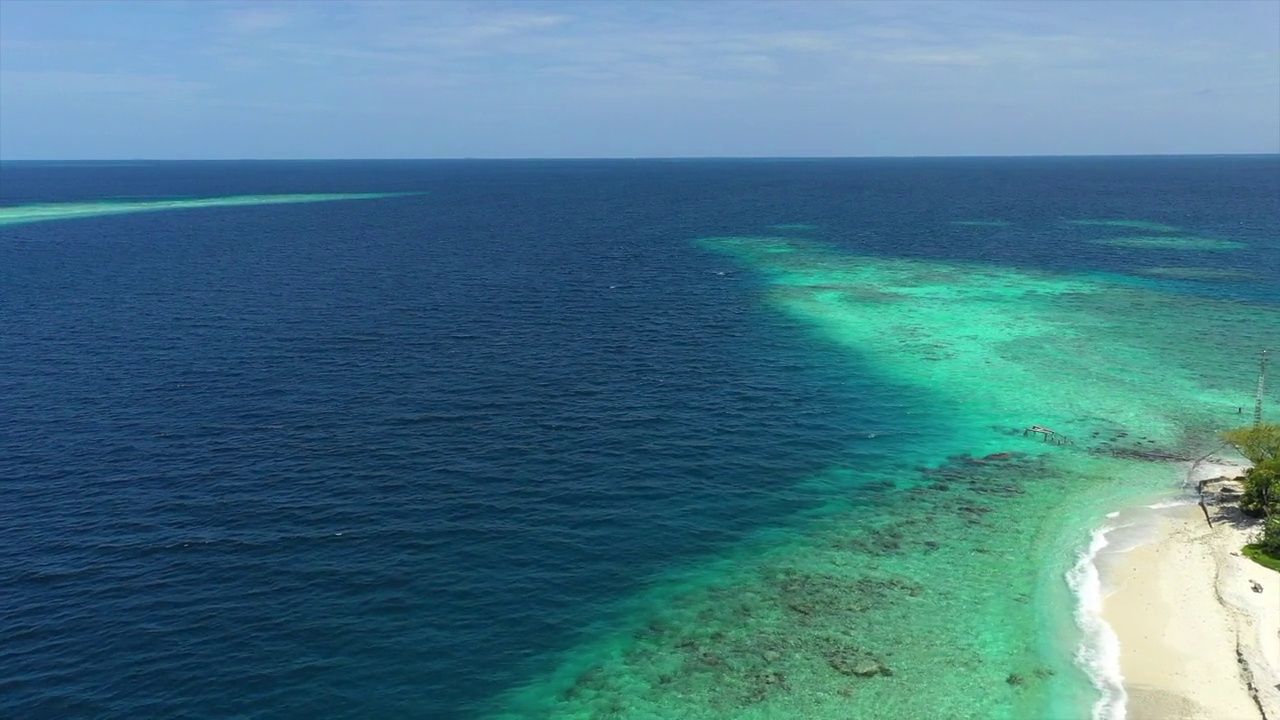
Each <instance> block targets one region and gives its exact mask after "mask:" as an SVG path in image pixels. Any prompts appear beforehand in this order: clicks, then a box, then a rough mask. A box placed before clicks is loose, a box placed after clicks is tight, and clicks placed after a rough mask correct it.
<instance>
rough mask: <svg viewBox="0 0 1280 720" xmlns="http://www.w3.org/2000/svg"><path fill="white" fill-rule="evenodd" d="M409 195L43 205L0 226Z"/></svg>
mask: <svg viewBox="0 0 1280 720" xmlns="http://www.w3.org/2000/svg"><path fill="white" fill-rule="evenodd" d="M411 194H413V193H310V194H288V195H230V196H227V197H212V198H182V199H173V200H105V201H100V202H87V203H47V204H38V205H17V206H11V207H0V226H4V225H21V224H24V223H33V222H50V221H54V220H75V219H77V218H90V217H103V216H107V215H127V214H130V213H142V212H161V211H165V210H193V209H199V208H220V207H245V206H250V205H292V204H297V203H317V202H333V201H335V200H372V199H375V198H385V197H401V196H404V195H411Z"/></svg>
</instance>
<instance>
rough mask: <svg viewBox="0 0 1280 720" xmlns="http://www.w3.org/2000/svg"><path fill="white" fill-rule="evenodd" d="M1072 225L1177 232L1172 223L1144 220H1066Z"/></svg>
mask: <svg viewBox="0 0 1280 720" xmlns="http://www.w3.org/2000/svg"><path fill="white" fill-rule="evenodd" d="M1067 222H1068V223H1070V224H1072V225H1092V226H1096V227H1112V228H1125V229H1129V230H1150V231H1151V232H1178V228H1176V227H1173V226H1172V225H1164V224H1161V223H1155V222H1148V221H1146V220H1089V219H1085V220H1068V221H1067Z"/></svg>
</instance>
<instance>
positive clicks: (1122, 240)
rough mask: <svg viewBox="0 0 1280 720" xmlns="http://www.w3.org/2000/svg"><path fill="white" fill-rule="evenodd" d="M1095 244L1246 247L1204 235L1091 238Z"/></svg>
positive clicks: (1154, 247)
mask: <svg viewBox="0 0 1280 720" xmlns="http://www.w3.org/2000/svg"><path fill="white" fill-rule="evenodd" d="M1089 242H1092V243H1094V244H1095V245H1108V246H1110V247H1122V248H1134V249H1137V250H1239V249H1240V248H1242V247H1245V244H1244V243H1242V242H1236V241H1234V240H1217V239H1214V238H1202V237H1178V236H1167V235H1143V236H1138V237H1116V238H1103V239H1099V240H1090V241H1089Z"/></svg>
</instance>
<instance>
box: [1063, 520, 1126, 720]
mask: <svg viewBox="0 0 1280 720" xmlns="http://www.w3.org/2000/svg"><path fill="white" fill-rule="evenodd" d="M1112 529H1113V528H1111V527H1110V526H1103V527H1101V528H1099V529H1097V530H1095V531H1094V532H1093V536H1092V537H1091V538H1090V539H1089V547H1088V548H1087V549H1085V550H1084V551H1082V552H1081V553H1080V557H1079V558H1078V559H1077V560H1076V564H1075V566H1074V567H1072V568H1071V570H1069V571H1068V572H1067V585H1069V586H1070V587H1071V591H1072V592H1073V593H1074V594H1075V596H1076V603H1077V604H1076V613H1075V616H1076V625H1077V627H1079V628H1080V631H1081V633H1083V638H1081V640H1080V646H1079V648H1077V649H1076V662H1077V663H1079V665H1080V667H1081V668H1082V669H1083V670H1084V671H1085V673H1086V674H1087V675H1088V676H1089V680H1090V682H1092V683H1093V686H1094V687H1095V688H1096V689H1097V690H1098V693H1099V698H1098V700H1097V701H1096V702H1095V703H1094V704H1093V713H1092V717H1093V720H1124V718H1125V703H1126V701H1127V700H1128V696H1127V694H1126V693H1125V691H1124V677H1123V675H1122V674H1121V672H1120V639H1119V638H1117V637H1116V634H1115V631H1114V630H1112V629H1111V626H1110V625H1108V624H1107V621H1106V620H1104V619H1103V618H1102V579H1101V576H1100V575H1099V573H1098V565H1097V559H1098V553H1100V552H1102V550H1103V549H1104V548H1106V547H1107V545H1108V542H1107V533H1109V532H1111V530H1112Z"/></svg>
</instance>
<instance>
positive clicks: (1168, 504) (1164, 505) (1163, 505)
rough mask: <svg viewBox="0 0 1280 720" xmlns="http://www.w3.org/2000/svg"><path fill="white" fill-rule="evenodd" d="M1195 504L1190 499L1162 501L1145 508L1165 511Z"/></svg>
mask: <svg viewBox="0 0 1280 720" xmlns="http://www.w3.org/2000/svg"><path fill="white" fill-rule="evenodd" d="M1195 503H1196V501H1195V500H1193V499H1192V498H1182V499H1179V500H1162V501H1160V502H1158V503H1154V504H1151V505H1147V506H1146V507H1148V508H1150V509H1152V510H1167V509H1169V508H1176V507H1182V506H1183V505H1194V504H1195ZM1108 517H1110V516H1108Z"/></svg>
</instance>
